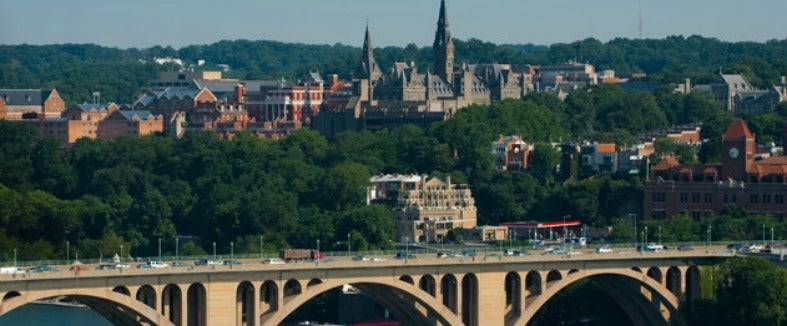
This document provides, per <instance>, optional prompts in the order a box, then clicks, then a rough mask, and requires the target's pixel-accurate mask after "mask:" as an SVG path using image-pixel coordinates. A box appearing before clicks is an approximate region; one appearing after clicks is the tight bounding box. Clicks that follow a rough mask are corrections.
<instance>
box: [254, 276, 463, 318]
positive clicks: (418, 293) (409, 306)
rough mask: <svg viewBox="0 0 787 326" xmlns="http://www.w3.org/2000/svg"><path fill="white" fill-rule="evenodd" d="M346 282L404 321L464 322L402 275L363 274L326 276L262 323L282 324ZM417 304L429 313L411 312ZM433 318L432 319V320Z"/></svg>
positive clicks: (272, 313) (263, 316)
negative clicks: (345, 277) (348, 277)
mask: <svg viewBox="0 0 787 326" xmlns="http://www.w3.org/2000/svg"><path fill="white" fill-rule="evenodd" d="M344 284H350V285H352V286H354V287H356V288H358V289H360V290H361V291H364V292H365V293H366V294H367V295H369V296H371V297H372V298H373V299H375V300H376V301H378V302H380V303H381V304H383V306H385V307H386V308H388V309H389V310H390V311H391V312H392V313H393V314H394V316H396V318H397V319H399V320H400V321H402V322H403V324H405V325H420V324H424V323H427V324H435V322H436V321H437V322H440V323H441V324H443V325H461V323H462V322H461V319H460V318H459V317H458V316H457V315H456V314H455V313H454V312H452V311H450V310H448V308H447V307H444V306H443V304H442V302H441V301H438V299H437V298H435V297H432V296H431V295H429V294H428V293H426V292H424V291H423V290H421V289H420V288H419V287H417V286H415V285H413V284H410V283H409V282H406V281H403V280H399V279H397V280H394V281H393V282H391V281H390V279H386V280H380V279H379V278H360V279H353V281H352V282H347V281H346V280H340V279H339V280H331V279H326V280H325V281H324V283H322V284H319V285H315V286H313V287H312V288H308V289H307V290H306V291H305V292H303V293H301V294H300V295H297V296H293V297H292V298H291V299H290V300H288V301H287V302H285V303H284V305H283V306H282V307H281V308H282V309H279V310H278V311H270V312H269V313H267V314H262V315H260V319H261V321H260V325H279V324H281V323H282V321H284V319H285V318H287V316H289V315H290V314H292V313H293V312H295V310H297V309H298V308H299V307H300V306H302V305H303V304H304V303H306V302H308V301H309V300H311V299H312V298H314V297H316V296H318V295H320V294H322V293H325V292H326V291H329V290H331V289H334V288H337V287H341V286H342V285H344ZM414 307H422V308H424V309H426V310H427V311H426V315H424V316H416V315H417V314H413V313H412V312H413V311H415V309H414ZM430 319H431V320H432V321H431V322H429V321H430ZM408 321H409V322H408Z"/></svg>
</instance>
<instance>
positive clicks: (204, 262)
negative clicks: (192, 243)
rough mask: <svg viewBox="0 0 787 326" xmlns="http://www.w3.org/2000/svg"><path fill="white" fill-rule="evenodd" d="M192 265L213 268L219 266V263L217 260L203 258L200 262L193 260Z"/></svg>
mask: <svg viewBox="0 0 787 326" xmlns="http://www.w3.org/2000/svg"><path fill="white" fill-rule="evenodd" d="M192 264H193V265H194V266H215V265H221V262H220V261H217V260H211V259H206V258H203V259H200V260H195V261H194V263H192Z"/></svg>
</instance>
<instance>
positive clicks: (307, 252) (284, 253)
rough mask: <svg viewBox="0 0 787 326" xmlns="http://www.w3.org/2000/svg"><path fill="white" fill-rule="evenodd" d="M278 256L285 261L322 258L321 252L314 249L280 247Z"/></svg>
mask: <svg viewBox="0 0 787 326" xmlns="http://www.w3.org/2000/svg"><path fill="white" fill-rule="evenodd" d="M279 258H281V259H284V260H285V261H292V260H315V259H322V258H323V254H322V253H321V252H319V251H317V250H314V249H282V250H281V251H279Z"/></svg>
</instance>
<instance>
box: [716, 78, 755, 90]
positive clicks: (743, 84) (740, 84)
mask: <svg viewBox="0 0 787 326" xmlns="http://www.w3.org/2000/svg"><path fill="white" fill-rule="evenodd" d="M721 78H722V79H723V80H724V83H726V84H727V85H729V86H731V87H732V88H734V89H736V90H752V89H753V88H752V87H751V84H749V81H748V80H746V78H745V77H743V75H724V74H722V75H721Z"/></svg>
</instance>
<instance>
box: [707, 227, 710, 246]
mask: <svg viewBox="0 0 787 326" xmlns="http://www.w3.org/2000/svg"><path fill="white" fill-rule="evenodd" d="M707 232H708V247H710V236H711V225H710V224H708V231H707Z"/></svg>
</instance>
